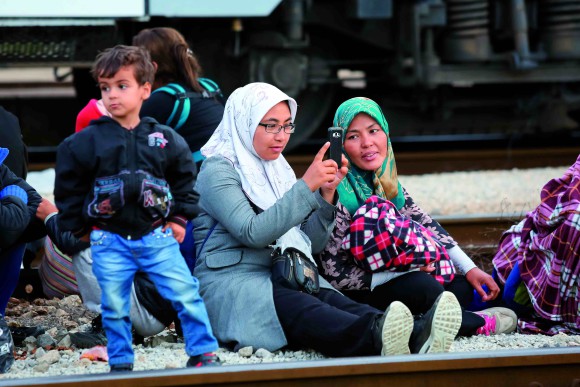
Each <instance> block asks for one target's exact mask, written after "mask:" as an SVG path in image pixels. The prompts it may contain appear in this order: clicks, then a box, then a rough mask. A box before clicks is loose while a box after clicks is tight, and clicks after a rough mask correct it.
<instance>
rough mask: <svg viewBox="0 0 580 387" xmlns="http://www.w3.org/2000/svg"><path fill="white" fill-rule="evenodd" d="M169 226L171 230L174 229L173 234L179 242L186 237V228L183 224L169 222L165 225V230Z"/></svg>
mask: <svg viewBox="0 0 580 387" xmlns="http://www.w3.org/2000/svg"><path fill="white" fill-rule="evenodd" d="M167 227H169V228H171V230H172V231H173V236H174V237H175V239H176V240H177V242H178V243H181V242H183V239H184V238H185V228H183V226H181V225H179V224H177V223H173V222H167V224H166V225H165V226H164V227H163V231H164V232H165V230H167Z"/></svg>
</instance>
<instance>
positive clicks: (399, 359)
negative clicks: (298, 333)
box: [0, 348, 580, 387]
mask: <svg viewBox="0 0 580 387" xmlns="http://www.w3.org/2000/svg"><path fill="white" fill-rule="evenodd" d="M30 385H34V386H37V387H40V386H47V387H48V386H75V387H77V386H78V387H89V386H90V387H116V386H119V387H121V386H122V387H148V386H307V385H313V386H331V387H340V386H372V387H376V386H437V387H441V386H467V385H468V386H470V387H478V386H482V387H483V386H485V387H488V386H490V385H491V386H509V387H513V386H533V387H542V386H567V387H572V386H575V387H577V386H580V348H551V349H540V348H539V349H525V350H515V351H481V352H471V353H445V354H427V355H407V356H391V357H379V356H375V357H358V358H342V359H325V360H315V361H304V362H288V363H263V364H259V365H230V366H223V367H220V368H206V369H187V368H181V369H173V370H156V371H135V372H130V373H125V374H123V375H119V374H93V375H81V376H59V377H45V378H28V379H14V380H5V381H1V380H0V386H30Z"/></svg>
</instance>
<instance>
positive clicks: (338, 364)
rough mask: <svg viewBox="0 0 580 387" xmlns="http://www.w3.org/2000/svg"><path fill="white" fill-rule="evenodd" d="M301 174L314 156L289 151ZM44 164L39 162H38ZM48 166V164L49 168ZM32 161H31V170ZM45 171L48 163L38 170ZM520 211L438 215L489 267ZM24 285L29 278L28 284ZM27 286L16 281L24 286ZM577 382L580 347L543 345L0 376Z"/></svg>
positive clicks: (102, 380) (553, 161)
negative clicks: (205, 366)
mask: <svg viewBox="0 0 580 387" xmlns="http://www.w3.org/2000/svg"><path fill="white" fill-rule="evenodd" d="M577 155H578V150H577V149H575V148H560V149H548V150H538V151H531V150H526V151H510V152H508V151H477V152H476V151H473V152H459V151H456V152H430V153H417V154H404V153H403V154H401V156H399V155H397V164H398V168H399V171H400V173H401V174H409V173H411V172H408V171H414V172H413V173H430V172H442V171H445V170H447V169H448V168H450V167H452V166H459V168H456V169H459V170H475V169H500V168H515V167H517V168H529V167H539V166H556V165H567V164H571V163H573V161H574V160H575V159H576V157H577ZM288 160H289V162H290V163H291V164H292V166H293V167H294V168H295V170H296V174H297V175H298V176H300V175H301V174H302V173H303V171H304V170H305V169H306V167H307V166H308V165H309V162H310V160H311V157H310V156H289V157H288ZM36 166H40V164H36ZM50 166H51V165H50V163H49V164H45V165H43V167H50ZM34 169H35V165H34V164H33V165H32V166H31V170H34ZM39 169H44V168H39ZM520 216H521V214H519V215H515V214H479V215H458V216H440V217H437V218H436V219H437V220H438V221H439V222H440V223H441V224H442V225H443V227H445V228H446V229H447V231H449V233H450V234H451V235H453V237H454V238H455V239H456V240H457V242H458V243H459V244H460V245H461V246H462V248H463V249H464V250H465V251H466V252H467V253H468V254H469V255H470V256H471V257H472V258H473V259H474V261H476V263H478V265H479V266H480V267H482V268H484V269H488V270H489V269H491V261H490V258H491V257H492V256H493V254H494V253H495V250H496V248H497V244H498V242H499V238H500V236H501V234H502V232H503V231H505V230H507V229H508V228H509V227H510V226H511V225H513V224H515V223H517V222H518V221H519V220H520ZM25 282H26V281H25ZM24 286H26V283H22V284H20V285H19V288H20V289H21V290H22V289H24ZM28 385H35V386H81V387H84V386H91V387H100V386H103V387H113V386H125V387H132V386H138V387H146V386H196V385H204V386H241V385H244V386H249V385H251V386H295V385H316V386H332V387H338V386H352V385H356V386H373V387H375V386H377V385H397V386H407V385H409V386H419V385H420V386H465V385H469V386H470V387H476V386H489V385H493V386H510V387H513V386H534V387H540V386H576V387H580V348H578V347H566V348H540V349H522V350H509V351H494V352H485V351H481V352H470V353H448V354H433V355H411V356H397V357H389V358H384V357H361V358H345V359H326V360H316V361H304V362H291V363H266V364H258V365H228V366H224V367H221V368H219V369H198V370H192V369H173V370H156V371H137V372H133V373H129V374H125V375H116V374H94V375H80V376H61V377H46V378H29V379H14V380H2V379H0V386H28Z"/></svg>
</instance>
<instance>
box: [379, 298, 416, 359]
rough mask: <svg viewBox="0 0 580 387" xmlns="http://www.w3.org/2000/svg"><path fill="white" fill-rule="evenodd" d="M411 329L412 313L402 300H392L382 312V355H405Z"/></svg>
mask: <svg viewBox="0 0 580 387" xmlns="http://www.w3.org/2000/svg"><path fill="white" fill-rule="evenodd" d="M412 331H413V315H412V314H411V311H410V310H409V308H407V307H406V306H405V304H403V303H402V302H399V301H393V302H392V303H391V305H389V307H388V308H387V310H386V311H385V314H384V323H383V327H382V331H381V339H382V343H383V348H382V350H381V355H382V356H389V355H406V354H409V353H411V352H410V351H409V338H410V337H411V332H412Z"/></svg>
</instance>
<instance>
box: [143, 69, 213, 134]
mask: <svg viewBox="0 0 580 387" xmlns="http://www.w3.org/2000/svg"><path fill="white" fill-rule="evenodd" d="M198 82H199V84H200V85H201V86H202V87H203V88H204V91H203V92H201V93H199V92H197V91H186V90H185V89H184V88H183V86H181V85H179V84H177V83H168V84H167V85H165V86H162V87H160V88H158V89H155V90H154V91H153V92H154V93H156V92H162V93H167V94H169V95H172V96H174V97H175V105H174V106H173V111H172V112H171V115H170V116H169V118H168V119H167V122H166V123H165V125H168V126H171V127H172V128H174V129H175V130H176V131H177V130H179V129H180V128H181V127H182V126H183V124H185V121H187V118H188V117H189V112H190V110H191V101H190V100H191V99H193V98H213V97H216V96H220V97H221V95H222V93H221V90H220V88H219V86H218V85H217V83H215V82H214V81H212V80H211V79H208V78H199V79H198Z"/></svg>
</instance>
